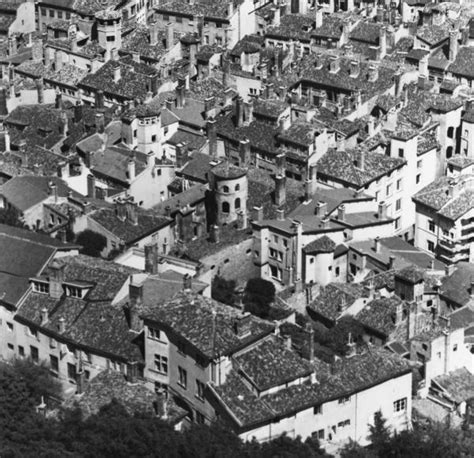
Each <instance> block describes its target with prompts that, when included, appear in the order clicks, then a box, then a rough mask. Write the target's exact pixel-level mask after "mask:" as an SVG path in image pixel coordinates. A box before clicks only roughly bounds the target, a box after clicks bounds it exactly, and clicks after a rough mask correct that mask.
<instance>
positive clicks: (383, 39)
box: [379, 26, 387, 59]
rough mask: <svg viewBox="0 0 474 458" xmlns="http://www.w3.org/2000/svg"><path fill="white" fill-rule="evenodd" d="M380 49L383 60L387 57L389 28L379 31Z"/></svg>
mask: <svg viewBox="0 0 474 458" xmlns="http://www.w3.org/2000/svg"><path fill="white" fill-rule="evenodd" d="M379 47H380V58H381V59H383V58H384V57H385V56H386V55H387V28H386V27H385V26H382V27H380V30H379Z"/></svg>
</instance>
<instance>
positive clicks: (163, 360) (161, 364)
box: [155, 355, 168, 374]
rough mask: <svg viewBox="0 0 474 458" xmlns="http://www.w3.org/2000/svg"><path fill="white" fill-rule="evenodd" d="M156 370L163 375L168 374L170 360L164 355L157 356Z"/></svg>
mask: <svg viewBox="0 0 474 458" xmlns="http://www.w3.org/2000/svg"><path fill="white" fill-rule="evenodd" d="M155 370H157V371H158V372H161V373H162V374H168V358H167V357H166V356H162V355H155Z"/></svg>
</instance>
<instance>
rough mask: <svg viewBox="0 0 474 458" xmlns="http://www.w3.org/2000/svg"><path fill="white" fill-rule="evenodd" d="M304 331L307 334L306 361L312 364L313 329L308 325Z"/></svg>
mask: <svg viewBox="0 0 474 458" xmlns="http://www.w3.org/2000/svg"><path fill="white" fill-rule="evenodd" d="M306 331H307V333H308V340H309V342H308V350H309V355H308V359H309V361H311V362H313V361H314V328H313V326H311V324H310V323H308V324H307V325H306Z"/></svg>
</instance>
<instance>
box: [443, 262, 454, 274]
mask: <svg viewBox="0 0 474 458" xmlns="http://www.w3.org/2000/svg"><path fill="white" fill-rule="evenodd" d="M455 270H456V264H446V265H445V267H444V274H445V275H446V276H447V277H450V276H451V275H452V274H453V273H454V271H455Z"/></svg>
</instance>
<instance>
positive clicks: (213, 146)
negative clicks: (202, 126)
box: [206, 118, 217, 159]
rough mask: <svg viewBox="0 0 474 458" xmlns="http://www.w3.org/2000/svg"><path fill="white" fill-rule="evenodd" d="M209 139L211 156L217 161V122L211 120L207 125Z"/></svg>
mask: <svg viewBox="0 0 474 458" xmlns="http://www.w3.org/2000/svg"><path fill="white" fill-rule="evenodd" d="M206 131H207V138H208V140H209V156H211V158H212V159H217V127H216V120H215V119H213V118H211V119H208V120H207V123H206Z"/></svg>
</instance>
